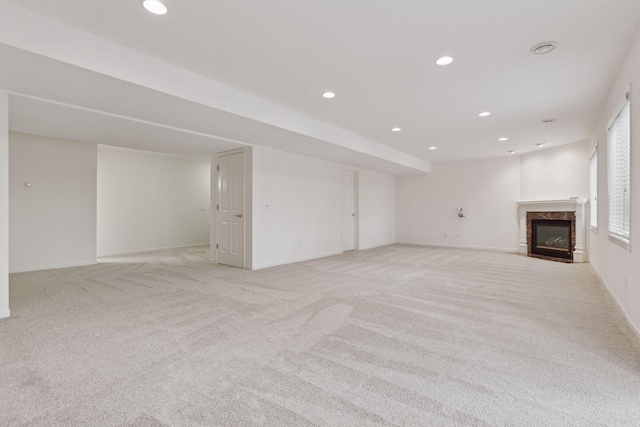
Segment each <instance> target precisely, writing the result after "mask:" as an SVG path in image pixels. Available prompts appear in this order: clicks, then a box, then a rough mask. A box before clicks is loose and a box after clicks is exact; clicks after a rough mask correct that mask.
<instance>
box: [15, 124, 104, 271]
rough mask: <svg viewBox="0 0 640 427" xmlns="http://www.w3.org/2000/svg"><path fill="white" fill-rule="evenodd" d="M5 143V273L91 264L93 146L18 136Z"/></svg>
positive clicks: (93, 243)
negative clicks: (7, 190)
mask: <svg viewBox="0 0 640 427" xmlns="http://www.w3.org/2000/svg"><path fill="white" fill-rule="evenodd" d="M9 141H10V142H9V145H10V147H9V157H10V160H9V162H10V168H9V177H10V178H9V180H10V196H9V221H10V232H9V241H10V243H9V250H10V253H9V266H10V271H11V272H20V271H31V270H40V269H49V268H59V267H70V266H76V265H87V264H94V263H95V262H96V153H97V149H96V145H95V144H89V143H85V142H77V141H68V140H61V139H55V138H46V137H42V136H35V135H27V134H21V133H10V135H9ZM26 182H30V183H32V186H31V187H29V188H28V187H26V186H25V183H26Z"/></svg>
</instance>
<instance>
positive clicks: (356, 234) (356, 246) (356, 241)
mask: <svg viewBox="0 0 640 427" xmlns="http://www.w3.org/2000/svg"><path fill="white" fill-rule="evenodd" d="M343 171H349V172H353V199H354V200H353V210H354V211H355V212H354V213H355V214H356V216H355V219H354V222H353V250H354V252H357V251H359V250H360V172H359V171H358V170H357V169H355V168H350V167H345V166H343V167H342V168H340V242H342V190H343V186H342V172H343ZM341 244H342V243H341ZM340 252H341V253H344V252H345V251H343V250H342V248H340Z"/></svg>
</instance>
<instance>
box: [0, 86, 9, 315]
mask: <svg viewBox="0 0 640 427" xmlns="http://www.w3.org/2000/svg"><path fill="white" fill-rule="evenodd" d="M10 313H11V312H10V311H9V94H8V93H7V92H5V91H3V90H0V319H1V318H3V317H8V316H9V314H10Z"/></svg>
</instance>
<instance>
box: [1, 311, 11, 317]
mask: <svg viewBox="0 0 640 427" xmlns="http://www.w3.org/2000/svg"><path fill="white" fill-rule="evenodd" d="M9 316H11V310H0V319H5V318H7V317H9Z"/></svg>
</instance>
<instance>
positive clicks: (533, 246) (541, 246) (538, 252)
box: [527, 212, 576, 262]
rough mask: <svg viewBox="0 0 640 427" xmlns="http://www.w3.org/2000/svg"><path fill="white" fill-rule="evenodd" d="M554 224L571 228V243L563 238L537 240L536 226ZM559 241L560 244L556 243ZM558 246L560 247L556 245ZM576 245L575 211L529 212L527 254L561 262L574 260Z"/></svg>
mask: <svg viewBox="0 0 640 427" xmlns="http://www.w3.org/2000/svg"><path fill="white" fill-rule="evenodd" d="M541 226H542V227H544V226H553V227H565V226H568V228H569V236H568V237H569V239H568V240H569V244H568V245H567V244H566V242H563V241H562V239H555V240H553V241H551V243H549V245H547V244H546V242H537V234H534V230H535V228H536V227H541ZM555 241H557V242H559V244H557V245H556V244H555V243H554V242H555ZM549 246H550V247H549ZM555 246H558V247H555ZM575 247H576V214H575V212H527V255H529V256H530V257H535V258H542V259H548V260H551V261H559V262H573V251H574V250H575Z"/></svg>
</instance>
